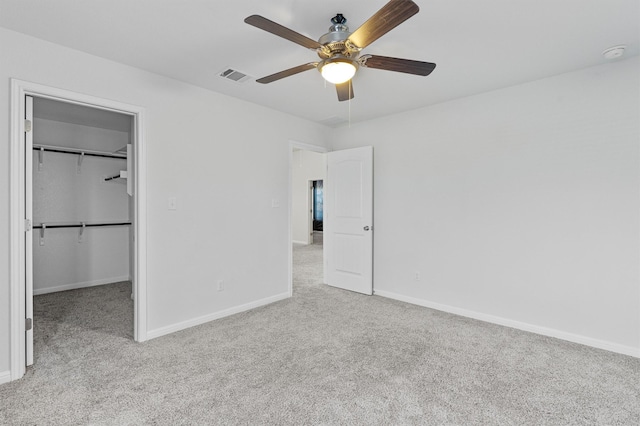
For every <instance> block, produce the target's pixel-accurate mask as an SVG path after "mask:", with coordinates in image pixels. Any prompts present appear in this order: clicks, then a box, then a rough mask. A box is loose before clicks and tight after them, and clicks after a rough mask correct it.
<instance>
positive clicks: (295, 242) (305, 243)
mask: <svg viewBox="0 0 640 426" xmlns="http://www.w3.org/2000/svg"><path fill="white" fill-rule="evenodd" d="M291 242H292V243H293V244H304V245H305V246H308V245H309V242H308V241H296V240H292V241H291Z"/></svg>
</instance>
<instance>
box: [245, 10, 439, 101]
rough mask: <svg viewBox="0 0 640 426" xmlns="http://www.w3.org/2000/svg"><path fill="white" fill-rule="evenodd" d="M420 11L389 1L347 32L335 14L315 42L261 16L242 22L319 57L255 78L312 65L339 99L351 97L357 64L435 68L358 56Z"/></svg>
mask: <svg viewBox="0 0 640 426" xmlns="http://www.w3.org/2000/svg"><path fill="white" fill-rule="evenodd" d="M419 10H420V8H419V7H418V5H417V4H415V3H414V2H413V1H411V0H391V1H389V3H387V4H386V5H384V6H383V7H382V9H380V10H379V11H377V12H376V13H375V14H374V15H373V16H372V17H371V18H369V20H368V21H367V22H365V23H364V24H362V25H361V26H360V27H359V28H358V29H357V30H355V31H354V32H349V28H348V27H347V26H346V22H347V19H346V18H345V17H344V16H342V14H341V13H338V14H337V15H336V16H334V17H333V18H331V23H332V24H333V25H332V26H331V27H330V28H329V32H328V33H326V34H324V35H323V36H322V37H320V38H319V39H318V41H315V40H312V39H310V38H309V37H306V36H304V35H302V34H300V33H297V32H295V31H293V30H291V29H289V28H287V27H284V26H282V25H280V24H277V23H275V22H273V21H270V20H269V19H267V18H264V17H262V16H260V15H251V16H249V17H248V18H246V19H245V20H244V22H246V23H247V24H249V25H253V26H254V27H257V28H260V29H261V30H264V31H267V32H270V33H272V34H275V35H277V36H280V37H282V38H285V39H287V40H289V41H292V42H294V43H296V44H299V45H301V46H303V47H306V48H308V49H311V50H314V51H315V52H316V53H317V54H318V56H319V57H320V59H321V60H320V61H319V62H309V63H307V64H304V65H299V66H297V67H293V68H289V69H287V70H284V71H280V72H277V73H275V74H271V75H268V76H266V77H262V78H260V79H258V80H256V81H257V82H258V83H262V84H267V83H272V82H274V81H277V80H280V79H282V78H285V77H290V76H292V75H295V74H298V73H301V72H303V71H308V70H311V69H314V68H315V69H317V70H318V71H320V73H321V74H322V77H324V78H325V80H327V81H328V82H330V83H333V84H335V85H336V90H337V92H338V100H339V101H346V100H349V99H352V98H353V85H352V83H351V78H352V77H353V76H354V75H355V73H356V71H357V70H358V68H359V67H364V68H375V69H381V70H388V71H396V72H403V73H408V74H415V75H421V76H426V75H429V74H431V71H433V70H434V69H435V67H436V64H434V63H431V62H422V61H413V60H410V59H400V58H391V57H388V56H378V55H360V51H361V50H362V49H364V48H365V47H367V46H368V45H370V44H371V43H373V42H374V41H376V40H377V39H379V38H380V37H382V36H383V35H385V34H386V33H388V32H389V31H391V30H392V29H394V28H395V27H397V26H398V25H400V24H401V23H403V22H404V21H406V20H407V19H409V18H411V17H412V16H413V15H415V14H416V13H418V11H419Z"/></svg>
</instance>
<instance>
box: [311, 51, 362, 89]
mask: <svg viewBox="0 0 640 426" xmlns="http://www.w3.org/2000/svg"><path fill="white" fill-rule="evenodd" d="M357 69H358V68H357V65H356V61H354V60H352V59H349V58H344V57H334V58H329V59H326V60H324V61H322V64H321V65H320V73H321V74H322V77H323V78H324V79H325V80H327V81H328V82H329V83H333V84H342V83H346V82H347V81H349V80H351V78H352V77H353V76H354V75H355V74H356V70H357Z"/></svg>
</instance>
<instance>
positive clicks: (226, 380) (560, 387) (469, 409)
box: [0, 245, 640, 425]
mask: <svg viewBox="0 0 640 426" xmlns="http://www.w3.org/2000/svg"><path fill="white" fill-rule="evenodd" d="M320 250H321V248H320V247H319V246H314V245H312V246H297V247H295V248H294V255H295V260H296V264H297V265H298V266H296V269H295V275H294V277H295V280H296V287H295V292H294V297H293V298H291V299H288V300H284V301H281V302H278V303H275V304H272V305H269V306H265V307H262V308H259V309H255V310H252V311H250V312H245V313H242V314H238V315H234V316H232V317H228V318H224V319H221V320H218V321H214V322H211V323H208V324H204V325H202V326H198V327H194V328H191V329H188V330H184V331H182V332H178V333H174V334H172V335H170V336H165V337H162V338H158V339H154V340H151V341H149V342H146V343H134V342H133V341H132V340H131V323H132V321H131V311H132V307H131V301H130V299H129V294H130V287H129V285H128V283H119V284H115V285H109V286H103V287H95V288H91V289H86V290H77V291H70V292H64V293H59V294H51V295H44V296H38V297H36V309H37V310H36V319H37V321H38V323H37V324H38V328H37V329H36V359H35V362H36V365H35V366H34V367H33V368H30V369H29V371H28V373H27V374H26V376H25V377H24V378H23V379H21V380H19V381H17V382H13V383H9V384H5V385H2V386H0V423H1V424H8V425H23V424H24V425H47V424H51V425H61V424H64V425H75V424H97V425H102V424H108V425H127V424H159V425H178V424H202V425H205V424H242V425H249V424H251V425H253V424H296V425H301V424H309V425H311V424H362V425H376V424H380V425H382V424H434V425H443V424H455V425H474V424H479V425H493V424H500V425H537V424H546V425H572V424H583V425H615V424H619V425H638V424H640V360H638V359H636V358H632V357H627V356H622V355H617V354H613V353H609V352H606V351H602V350H597V349H592V348H588V347H585V346H581V345H577V344H572V343H568V342H564V341H561V340H556V339H552V338H547V337H542V336H538V335H535V334H530V333H526V332H521V331H518V330H513V329H509V328H505V327H500V326H497V325H491V324H488V323H483V322H479V321H474V320H471V319H466V318H462V317H457V316H454V315H449V314H445V313H442V312H438V311H434V310H430V309H425V308H421V307H418V306H413V305H409V304H405V303H401V302H397V301H393V300H389V299H384V298H381V297H376V296H373V297H371V296H361V295H358V294H354V293H350V292H346V291H341V290H338V289H335V288H331V287H328V286H325V285H322V284H320V278H319V277H320V275H319V273H320V272H321V270H322V266H321V265H320V264H318V263H317V260H318V259H320V258H321V254H320ZM314 262H315V263H314ZM89 302H91V303H92V305H91V306H93V308H94V309H95V310H87V309H84V308H82V306H86V303H89Z"/></svg>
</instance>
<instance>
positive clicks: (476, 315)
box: [374, 290, 640, 358]
mask: <svg viewBox="0 0 640 426" xmlns="http://www.w3.org/2000/svg"><path fill="white" fill-rule="evenodd" d="M374 294H375V295H376V296H382V297H387V298H389V299H395V300H399V301H401V302H407V303H411V304H412V305H418V306H424V307H425V308H431V309H436V310H438V311H443V312H448V313H450V314H455V315H460V316H463V317H467V318H473V319H477V320H480V321H485V322H489V323H492V324H498V325H503V326H505V327H511V328H516V329H518V330H523V331H528V332H531V333H535V334H541V335H543V336H548V337H554V338H556V339H561V340H567V341H569V342H573V343H579V344H581V345H586V346H591V347H594V348H598V349H604V350H606V351H611V352H616V353H619V354H623V355H629V356H633V357H636V358H640V348H634V347H633V346H626V345H620V344H618V343H613V342H608V341H606V340H600V339H594V338H592V337H587V336H582V335H580V334H574V333H568V332H566V331H561V330H556V329H554V328H548V327H542V326H539V325H535V324H528V323H525V322H520V321H515V320H511V319H508V318H502V317H498V316H495V315H489V314H484V313H482V312H476V311H470V310H467V309H463V308H457V307H455V306H449V305H443V304H440V303H435V302H431V301H428V300H424V299H418V298H415V297H410V296H404V295H402V294H397V293H393V292H390V291H383V290H376V291H375V292H374Z"/></svg>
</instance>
